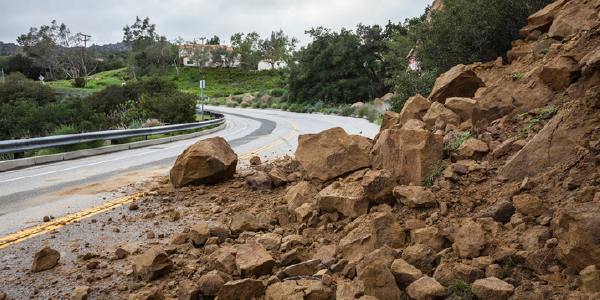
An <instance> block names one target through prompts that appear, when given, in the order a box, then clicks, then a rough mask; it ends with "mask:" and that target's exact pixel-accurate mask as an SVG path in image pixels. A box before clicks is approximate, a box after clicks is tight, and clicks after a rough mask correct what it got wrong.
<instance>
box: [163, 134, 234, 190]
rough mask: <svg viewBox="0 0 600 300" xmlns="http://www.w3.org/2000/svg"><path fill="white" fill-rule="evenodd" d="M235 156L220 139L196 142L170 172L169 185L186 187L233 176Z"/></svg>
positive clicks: (225, 142) (223, 140)
mask: <svg viewBox="0 0 600 300" xmlns="http://www.w3.org/2000/svg"><path fill="white" fill-rule="evenodd" d="M236 166H237V154H235V152H233V149H231V147H230V146H229V144H228V143H227V141H225V139H224V138H222V137H213V138H208V139H205V140H201V141H199V142H196V143H195V144H193V145H191V146H189V147H188V148H187V149H185V150H184V151H183V153H182V154H181V155H179V157H177V161H175V164H174V165H173V168H171V171H170V177H171V183H173V186H174V187H176V188H178V187H182V186H186V185H200V184H206V183H215V182H220V181H223V180H226V179H228V178H231V177H232V176H233V174H235V167H236Z"/></svg>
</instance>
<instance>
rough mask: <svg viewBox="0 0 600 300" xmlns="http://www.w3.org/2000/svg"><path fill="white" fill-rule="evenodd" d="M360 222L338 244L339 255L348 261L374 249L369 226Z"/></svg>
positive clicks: (356, 259) (357, 258) (354, 260)
mask: <svg viewBox="0 0 600 300" xmlns="http://www.w3.org/2000/svg"><path fill="white" fill-rule="evenodd" d="M366 225H367V224H361V225H359V226H357V227H356V228H354V229H352V230H351V231H350V232H349V233H348V234H346V236H344V237H343V238H342V239H341V240H340V242H339V244H338V254H339V256H341V257H343V258H345V259H346V260H348V261H349V262H357V261H359V260H361V259H362V258H363V257H364V255H365V254H367V253H370V252H371V251H373V250H375V248H374V240H375V239H374V237H373V233H372V231H371V228H370V226H366Z"/></svg>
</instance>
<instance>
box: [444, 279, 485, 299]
mask: <svg viewBox="0 0 600 300" xmlns="http://www.w3.org/2000/svg"><path fill="white" fill-rule="evenodd" d="M446 299H452V300H477V299H479V298H478V297H477V296H476V295H475V294H474V293H473V290H472V289H471V287H470V286H469V284H468V283H466V282H464V281H462V280H460V279H455V280H454V281H453V282H452V285H450V286H449V287H448V293H447V294H446Z"/></svg>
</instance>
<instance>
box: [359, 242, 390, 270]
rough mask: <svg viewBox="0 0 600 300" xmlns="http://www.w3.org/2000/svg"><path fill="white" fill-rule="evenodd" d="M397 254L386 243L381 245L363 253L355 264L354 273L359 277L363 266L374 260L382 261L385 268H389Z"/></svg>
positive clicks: (363, 268)
mask: <svg viewBox="0 0 600 300" xmlns="http://www.w3.org/2000/svg"><path fill="white" fill-rule="evenodd" d="M397 255H398V253H397V252H396V250H394V249H392V248H390V247H389V246H388V245H383V246H382V247H381V248H379V249H376V250H373V251H372V252H371V253H368V254H367V255H365V257H364V258H363V259H362V261H360V262H359V263H358V264H357V265H356V275H358V277H359V278H361V277H362V274H363V272H364V270H365V268H366V267H367V266H368V265H370V264H372V263H374V262H376V261H380V262H382V263H383V264H384V265H385V266H386V268H388V269H390V268H391V267H392V263H393V262H394V260H395V259H396V256H397Z"/></svg>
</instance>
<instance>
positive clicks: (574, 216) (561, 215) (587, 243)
mask: <svg viewBox="0 0 600 300" xmlns="http://www.w3.org/2000/svg"><path fill="white" fill-rule="evenodd" d="M552 229H553V232H554V236H555V237H556V238H557V239H558V245H557V246H556V247H555V252H554V253H555V254H556V257H557V258H558V260H559V261H560V262H561V263H563V264H564V265H565V266H569V267H572V268H574V269H575V270H577V271H580V270H583V269H584V268H586V267H587V266H589V265H600V243H599V242H598V241H599V238H600V203H599V202H586V203H581V204H574V203H571V204H569V205H567V206H566V207H564V208H561V209H559V210H558V211H556V213H555V214H554V219H553V220H552Z"/></svg>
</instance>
